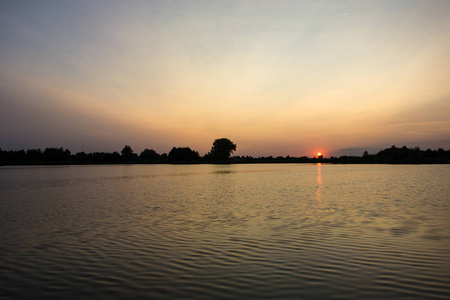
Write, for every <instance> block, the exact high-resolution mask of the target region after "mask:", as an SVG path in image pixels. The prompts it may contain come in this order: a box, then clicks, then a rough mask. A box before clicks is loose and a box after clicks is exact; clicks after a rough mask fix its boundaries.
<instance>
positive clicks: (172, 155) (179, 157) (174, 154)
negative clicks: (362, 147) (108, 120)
mask: <svg viewBox="0 0 450 300" xmlns="http://www.w3.org/2000/svg"><path fill="white" fill-rule="evenodd" d="M235 150H236V144H234V143H232V142H231V141H230V140H229V139H226V138H222V139H217V140H215V141H214V143H213V146H212V147H211V151H210V152H208V153H207V154H205V155H204V156H200V155H199V153H198V152H197V151H195V150H192V149H191V148H189V147H173V148H172V150H170V152H169V153H168V154H167V153H163V154H159V153H157V152H156V151H155V150H153V149H145V150H144V151H142V152H141V153H140V154H137V153H134V151H133V149H131V147H130V146H128V145H126V146H125V147H124V148H123V149H122V151H120V153H119V152H112V153H110V152H92V153H85V152H78V153H75V154H72V152H71V151H70V150H68V149H64V148H62V147H61V148H46V149H45V150H43V151H42V150H41V149H29V150H9V151H8V150H2V149H1V148H0V165H63V164H74V165H76V164H124V163H125V164H165V163H169V164H170V163H173V164H179V163H189V164H200V163H319V162H320V163H336V164H448V163H450V150H444V149H442V148H440V149H438V150H431V149H427V150H421V149H420V148H419V147H415V148H407V147H406V146H403V147H401V148H398V147H396V146H392V147H390V148H386V149H384V150H381V151H379V152H378V153H376V154H369V153H368V152H367V151H365V152H364V153H363V154H362V156H340V157H333V156H331V157H329V158H325V157H323V156H319V157H312V158H310V157H306V156H302V157H291V156H285V157H284V156H278V157H272V156H269V157H252V156H231V154H232V153H233V152H234V151H235Z"/></svg>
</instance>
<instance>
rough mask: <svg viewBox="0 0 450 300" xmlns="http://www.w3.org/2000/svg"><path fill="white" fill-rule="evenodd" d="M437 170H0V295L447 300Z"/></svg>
mask: <svg viewBox="0 0 450 300" xmlns="http://www.w3.org/2000/svg"><path fill="white" fill-rule="evenodd" d="M449 215H450V166H448V165H419V166H415V165H320V164H318V165H312V164H267V165H264V164H261V165H108V166H55V167H2V168H0V240H1V245H0V253H1V258H0V298H5V299H16V298H47V299H50V298H65V299H79V298H82V297H83V298H90V299H114V298H115V299H124V298H158V299H173V298H179V299H181V298H183V299H186V298H190V299H211V298H214V299H216V298H217V299H221V298H222V299H239V298H241V299H242V298H255V299H256V298H258V299H264V298H265V299H280V298H284V299H288V298H292V299H299V298H304V299H319V298H329V299H335V298H343V299H361V298H370V299H379V298H389V299H402V298H403V299H424V298H427V299H433V298H434V299H448V295H449V294H450V226H449V225H450V221H449V217H448V216H449Z"/></svg>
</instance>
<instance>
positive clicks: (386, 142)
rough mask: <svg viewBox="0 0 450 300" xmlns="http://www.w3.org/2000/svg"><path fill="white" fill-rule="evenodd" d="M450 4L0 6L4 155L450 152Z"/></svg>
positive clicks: (4, 2)
mask: <svg viewBox="0 0 450 300" xmlns="http://www.w3.org/2000/svg"><path fill="white" fill-rule="evenodd" d="M449 15H450V1H447V0H442V1H438V0H429V1H414V0H408V1H383V0H381V1H380V0H377V1H370V0H368V1H346V0H344V1H301V0H295V1H262V0H261V1H244V0H241V1H134V0H132V1H113V0H107V1H102V0H98V1H90V0H89V1H83V0H77V1H71V0H61V1H41V0H32V1H25V0H23V1H13V0H0V148H2V149H4V150H18V149H31V148H41V149H45V148H47V147H64V148H68V149H70V150H71V151H72V152H73V153H75V152H79V151H85V152H97V151H98V152H103V151H106V152H112V151H119V152H120V150H121V149H122V148H123V147H124V145H130V146H131V147H132V149H133V150H134V152H136V153H140V151H142V150H144V149H145V148H149V149H154V150H156V151H157V152H158V153H168V152H169V151H170V149H171V148H172V147H174V146H175V147H190V148H192V149H194V150H197V151H199V153H200V154H201V155H203V154H205V153H206V152H208V151H209V150H210V148H211V145H212V143H213V141H214V140H215V139H217V138H224V137H225V138H229V139H230V140H231V141H233V142H234V143H236V144H237V151H236V152H235V155H251V156H255V157H257V156H269V155H273V156H286V155H290V156H308V157H312V156H314V155H315V154H316V153H317V152H319V151H320V152H322V153H323V155H324V156H325V157H329V156H341V155H362V153H363V152H364V151H365V150H368V151H369V153H376V152H378V151H379V150H382V149H384V148H387V147H390V146H391V145H397V146H399V147H401V146H403V145H406V146H408V147H415V146H419V147H421V148H422V149H427V148H431V149H437V148H444V149H449V148H450V16H449Z"/></svg>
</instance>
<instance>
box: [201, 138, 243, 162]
mask: <svg viewBox="0 0 450 300" xmlns="http://www.w3.org/2000/svg"><path fill="white" fill-rule="evenodd" d="M234 151H236V144H234V143H233V142H232V141H230V140H229V139H226V138H221V139H217V140H215V141H214V143H213V145H212V147H211V151H210V152H209V153H208V154H206V155H205V158H207V159H211V160H228V159H229V158H230V155H231V154H232V153H233V152H234Z"/></svg>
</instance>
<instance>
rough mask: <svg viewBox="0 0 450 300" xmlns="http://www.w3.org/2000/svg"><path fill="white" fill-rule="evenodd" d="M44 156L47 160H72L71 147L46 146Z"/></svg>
mask: <svg viewBox="0 0 450 300" xmlns="http://www.w3.org/2000/svg"><path fill="white" fill-rule="evenodd" d="M42 156H43V158H44V160H46V161H51V162H56V161H60V162H61V161H64V162H67V161H70V158H71V156H70V151H69V149H66V150H64V148H63V147H61V148H46V149H45V150H44V153H43V155H42Z"/></svg>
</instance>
